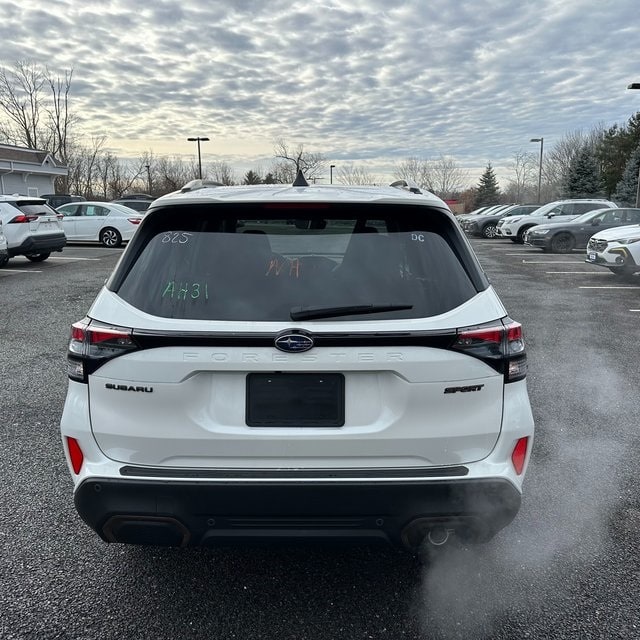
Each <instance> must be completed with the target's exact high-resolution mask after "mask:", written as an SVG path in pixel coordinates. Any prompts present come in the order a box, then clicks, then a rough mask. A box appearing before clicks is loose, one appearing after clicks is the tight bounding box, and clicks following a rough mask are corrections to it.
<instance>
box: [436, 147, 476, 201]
mask: <svg viewBox="0 0 640 640" xmlns="http://www.w3.org/2000/svg"><path fill="white" fill-rule="evenodd" d="M427 165H428V169H427V172H426V173H427V177H428V181H427V183H426V184H425V187H427V188H428V189H429V191H432V192H433V193H435V194H436V195H437V196H439V197H440V198H444V199H447V198H452V197H453V196H455V195H457V194H458V193H460V191H462V190H463V189H464V188H465V186H467V184H468V182H469V172H468V171H467V170H466V169H462V168H461V167H460V165H459V164H458V163H457V162H456V161H455V160H454V159H453V158H451V157H449V156H443V155H442V154H440V157H439V158H438V159H437V160H429V161H427Z"/></svg>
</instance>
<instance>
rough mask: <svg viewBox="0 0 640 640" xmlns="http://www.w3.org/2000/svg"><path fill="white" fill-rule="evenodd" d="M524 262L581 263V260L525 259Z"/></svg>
mask: <svg viewBox="0 0 640 640" xmlns="http://www.w3.org/2000/svg"><path fill="white" fill-rule="evenodd" d="M522 262H523V264H580V261H579V260H523V261H522Z"/></svg>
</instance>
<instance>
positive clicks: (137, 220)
mask: <svg viewBox="0 0 640 640" xmlns="http://www.w3.org/2000/svg"><path fill="white" fill-rule="evenodd" d="M127 220H128V221H129V222H130V223H131V224H140V223H141V222H142V218H127Z"/></svg>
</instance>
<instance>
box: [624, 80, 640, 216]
mask: <svg viewBox="0 0 640 640" xmlns="http://www.w3.org/2000/svg"><path fill="white" fill-rule="evenodd" d="M627 89H640V82H632V83H631V84H630V85H628V86H627ZM638 207H640V165H638V185H637V186H636V208H638Z"/></svg>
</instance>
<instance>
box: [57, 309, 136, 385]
mask: <svg viewBox="0 0 640 640" xmlns="http://www.w3.org/2000/svg"><path fill="white" fill-rule="evenodd" d="M131 334H132V330H131V329H127V328H125V327H113V326H109V325H104V324H102V323H99V322H94V321H92V320H89V319H87V318H85V319H84V320H80V321H79V322H76V323H75V324H73V325H72V326H71V337H70V340H69V351H68V357H67V362H68V370H67V373H68V375H69V377H70V378H71V379H72V380H76V381H78V382H87V376H88V375H89V374H91V373H93V372H94V371H96V370H97V369H98V368H99V367H100V366H102V365H103V364H104V363H105V362H107V361H108V360H111V359H113V358H116V357H118V356H121V355H123V354H124V353H129V352H130V351H133V350H135V349H137V348H138V346H137V344H136V343H135V341H134V340H133V337H132V335H131Z"/></svg>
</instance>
